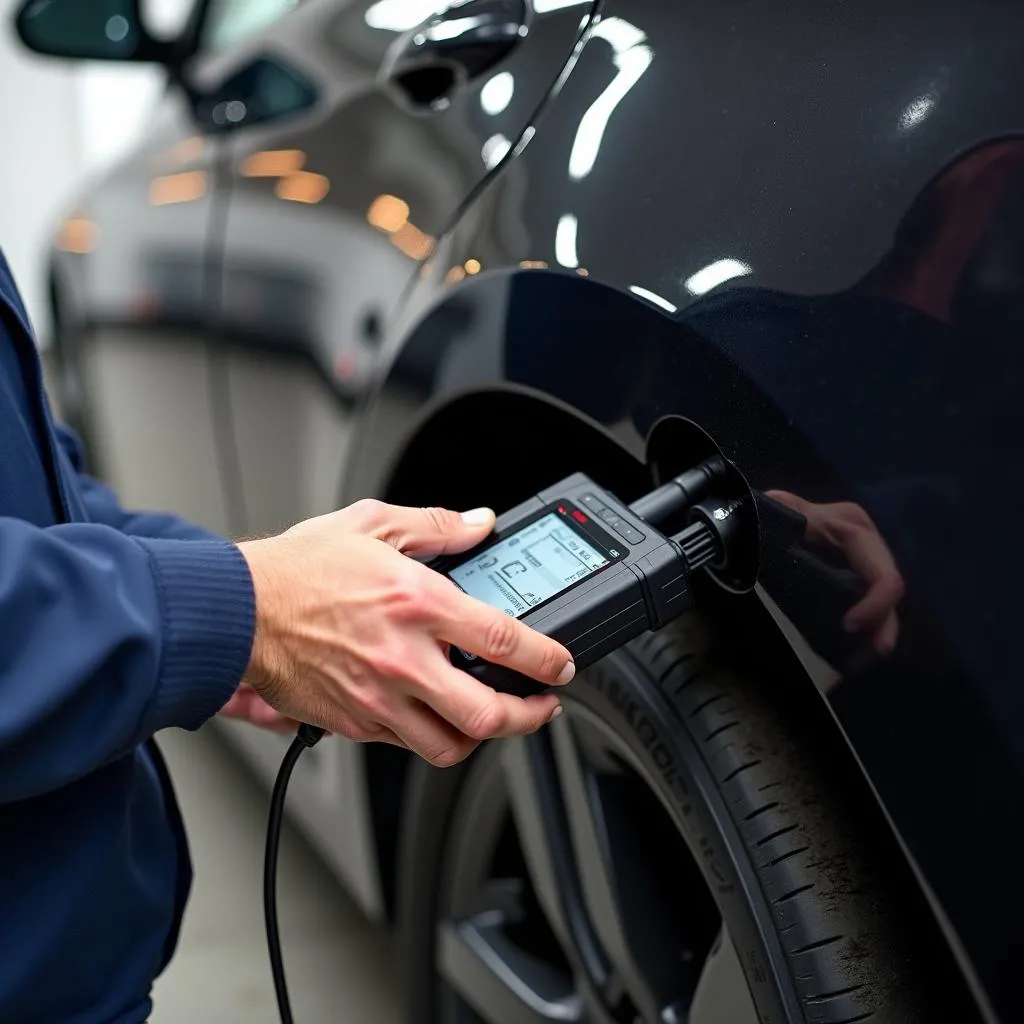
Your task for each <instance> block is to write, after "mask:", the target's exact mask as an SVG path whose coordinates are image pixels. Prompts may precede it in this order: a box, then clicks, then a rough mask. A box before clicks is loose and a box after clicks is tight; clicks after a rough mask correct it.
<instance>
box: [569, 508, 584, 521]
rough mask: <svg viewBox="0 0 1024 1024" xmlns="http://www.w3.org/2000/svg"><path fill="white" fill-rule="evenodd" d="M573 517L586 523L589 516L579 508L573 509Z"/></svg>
mask: <svg viewBox="0 0 1024 1024" xmlns="http://www.w3.org/2000/svg"><path fill="white" fill-rule="evenodd" d="M572 517H573V519H575V520H576V522H577V523H585V522H586V521H587V517H586V516H585V515H584V514H583V513H582V512H580V511H579V510H578V509H573V510H572Z"/></svg>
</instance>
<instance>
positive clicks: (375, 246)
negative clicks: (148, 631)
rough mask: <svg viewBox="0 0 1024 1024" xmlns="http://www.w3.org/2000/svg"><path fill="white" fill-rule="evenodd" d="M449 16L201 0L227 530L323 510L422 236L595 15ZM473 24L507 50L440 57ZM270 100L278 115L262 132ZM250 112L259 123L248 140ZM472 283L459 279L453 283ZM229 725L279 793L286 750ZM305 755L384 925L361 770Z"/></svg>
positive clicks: (586, 4)
mask: <svg viewBox="0 0 1024 1024" xmlns="http://www.w3.org/2000/svg"><path fill="white" fill-rule="evenodd" d="M279 6H280V5H279ZM443 6H444V0H428V2H424V0H375V2H369V0H305V2H303V3H299V4H297V5H294V8H293V9H291V10H289V11H288V13H287V14H286V16H284V17H282V18H278V19H276V20H273V21H272V22H271V19H270V18H269V16H268V18H267V20H266V21H265V22H264V24H263V26H262V28H260V29H259V30H258V31H254V32H246V26H249V27H251V26H252V24H253V22H252V21H249V20H247V19H249V18H250V17H251V15H250V14H249V0H245V2H244V3H241V2H237V0H211V7H210V11H209V15H208V30H209V31H211V32H212V31H214V30H213V29H212V28H209V26H216V31H217V32H219V33H221V34H222V37H223V39H224V40H225V43H224V47H225V48H224V50H223V52H222V53H221V54H220V56H218V55H217V50H218V49H219V46H220V44H219V42H218V40H217V39H216V38H211V37H209V36H208V37H207V39H205V40H204V48H205V49H206V50H207V51H208V52H210V53H211V54H212V61H213V64H212V65H211V67H210V68H208V69H206V70H205V71H204V76H203V80H202V82H203V88H205V89H208V90H210V95H211V97H212V99H211V103H212V107H211V111H213V110H220V111H221V116H222V118H227V117H228V116H229V108H230V111H231V116H235V117H238V118H239V119H240V122H239V129H238V130H236V131H234V132H233V133H232V134H231V136H230V141H229V143H228V145H229V147H230V155H229V162H228V182H227V189H228V204H227V211H226V220H225V223H224V225H223V232H222V234H221V233H218V239H219V250H218V253H217V257H216V258H217V261H218V264H219V266H220V268H221V271H220V273H221V278H220V294H219V325H218V337H219V340H220V342H221V348H220V352H219V354H218V356H217V357H216V362H217V370H216V372H217V374H218V376H217V385H216V389H217V395H218V399H219V402H220V406H219V409H220V413H221V423H222V424H227V425H228V427H229V429H230V433H231V437H230V447H231V449H232V451H233V453H234V456H235V462H234V465H233V474H232V476H231V477H230V479H229V484H230V486H231V487H232V488H233V492H232V493H233V506H234V507H235V508H237V509H239V510H240V516H241V518H240V520H238V521H236V522H235V523H234V524H233V525H234V528H235V530H236V532H243V531H244V532H246V533H249V534H254V533H264V532H269V531H273V530H278V529H281V528H283V527H286V526H288V525H290V524H291V523H294V522H295V521H297V520H300V519H303V518H306V517H309V516H313V515H317V514H322V513H325V512H328V511H330V510H332V509H333V508H335V507H336V506H337V503H338V496H339V493H340V490H341V481H342V479H343V477H344V475H345V467H346V453H347V448H348V444H349V437H350V433H351V424H352V419H353V415H354V412H355V410H356V408H357V406H358V404H359V402H360V401H361V399H362V397H363V396H364V395H365V394H366V393H367V392H368V391H369V390H370V389H371V388H372V387H373V384H374V381H375V380H376V379H377V377H378V375H379V373H380V372H381V368H382V364H383V360H384V357H385V346H384V344H383V342H384V338H385V335H386V332H387V329H388V322H389V318H390V316H391V313H392V311H393V310H394V309H395V307H396V305H397V304H398V303H399V301H400V298H401V296H402V294H403V291H404V289H405V288H406V286H407V285H408V284H409V283H410V282H411V281H412V280H413V279H414V278H415V275H416V274H417V272H418V270H419V267H420V264H421V261H423V260H424V259H425V258H426V257H427V256H428V255H429V253H430V251H431V248H432V246H433V243H434V240H435V239H436V238H438V237H439V236H440V235H441V233H442V232H443V231H444V230H445V227H446V225H447V224H449V223H450V222H451V221H452V220H453V219H454V218H455V216H456V214H457V211H458V210H459V209H460V206H461V205H462V204H463V203H464V202H465V201H466V200H467V198H468V197H469V196H470V195H471V194H472V193H473V192H474V190H475V189H476V188H477V186H479V185H480V183H481V182H483V181H484V180H485V179H486V178H487V176H488V174H489V173H491V172H492V171H493V170H495V169H496V168H497V166H498V165H499V163H500V162H501V161H502V159H503V158H504V157H505V156H506V155H507V154H509V153H510V152H511V150H512V148H513V146H514V145H515V143H516V140H518V139H519V138H520V137H521V136H523V134H524V132H527V131H529V130H530V127H529V126H530V124H531V121H532V119H533V117H534V114H535V112H536V111H537V109H538V108H539V107H540V106H541V104H542V102H543V100H544V98H545V96H546V95H547V93H548V91H549V89H550V87H551V85H552V83H553V82H554V81H555V80H556V79H557V77H558V75H559V73H560V72H561V71H562V69H563V67H564V66H565V64H566V62H567V61H568V60H569V59H570V58H571V55H572V53H573V48H574V44H575V43H576V41H577V39H578V38H579V35H580V32H581V28H582V26H583V24H584V23H585V22H586V20H587V18H588V17H589V14H590V11H591V7H592V5H591V3H590V0H582V2H580V0H536V2H535V3H533V4H528V3H526V2H525V0H483V2H481V0H469V2H468V3H464V4H462V5H460V6H458V7H457V8H456V9H455V11H454V12H453V14H452V15H451V16H449V17H448V18H447V19H442V20H439V21H438V22H437V24H436V27H435V28H434V29H433V30H432V32H428V31H425V32H423V33H417V32H415V31H413V30H414V29H415V28H416V26H417V25H419V24H420V23H421V22H422V21H423V20H424V19H427V18H429V17H430V16H431V15H433V14H435V13H436V12H437V11H438V10H440V9H442V8H443ZM481 28H482V29H485V30H487V29H490V28H495V29H496V31H497V32H498V34H499V36H501V37H502V38H503V40H504V42H503V43H502V47H503V48H497V49H496V48H494V47H492V46H491V45H490V43H489V42H488V40H487V39H484V40H483V42H482V43H481V45H480V46H478V47H476V48H475V49H474V48H472V47H471V48H470V50H471V52H469V53H468V54H467V53H466V52H465V51H463V52H461V53H459V52H456V53H455V54H454V56H453V55H452V51H451V50H445V47H446V45H454V44H456V43H459V42H460V38H459V36H460V33H462V32H465V31H469V32H470V33H472V32H473V31H474V30H477V29H481ZM240 33H242V34H245V35H246V38H244V39H240V38H239V34H240ZM421 35H422V36H423V38H422V39H419V36H421ZM228 44H230V48H227V47H228ZM428 44H436V45H437V47H439V49H437V50H432V49H431V45H428ZM458 61H462V62H463V63H464V64H466V65H470V67H469V70H468V71H467V70H466V68H460V76H461V77H460V80H459V82H458V83H457V84H455V85H454V86H453V83H452V82H451V81H450V80H447V79H446V78H445V74H446V69H449V70H450V69H451V67H452V66H453V65H454V64H455V63H457V62H458ZM254 68H255V69H257V72H256V73H254V72H253V69H254ZM385 68H389V69H390V72H388V71H386V70H383V69H385ZM463 73H464V74H463ZM463 79H464V80H463ZM289 97H291V98H292V99H293V100H295V102H294V103H290V102H289ZM232 104H234V106H233V107H231V106H230V105H232ZM275 104H278V105H279V106H280V107H283V108H286V109H287V111H288V116H281V117H279V118H276V117H274V116H273V114H271V115H270V116H267V115H266V113H265V112H266V111H267V110H268V109H276V107H275ZM303 108H304V109H303ZM253 109H258V110H261V111H263V112H264V113H263V114H262V115H261V117H260V119H259V123H258V124H253V125H246V123H245V121H246V117H247V113H246V112H248V111H251V110H253ZM243 111H245V112H243ZM510 230H513V231H514V230H515V228H514V225H510ZM478 269H479V268H478V267H476V266H475V265H473V264H472V262H469V263H468V264H467V266H466V267H465V268H464V269H463V273H464V274H467V275H469V274H473V273H474V272H475V271H477V270H478ZM226 728H227V731H228V733H229V734H230V735H231V736H232V737H233V738H234V739H235V741H236V742H237V743H238V745H239V746H240V747H241V748H242V750H243V751H244V752H245V754H246V755H247V757H248V758H249V760H250V761H251V762H252V763H253V764H254V765H255V766H256V767H257V769H258V770H260V771H261V772H262V773H263V775H264V776H265V777H267V778H268V779H269V778H270V777H272V774H273V772H274V771H275V770H276V768H277V765H278V764H279V762H280V757H281V752H282V744H281V742H280V740H279V738H278V737H274V736H266V735H257V734H255V733H253V732H252V731H249V730H239V729H233V728H232V727H231V725H230V723H228V724H227V726H226ZM310 755H311V756H309V757H307V758H303V762H302V763H301V764H300V765H299V766H298V769H297V772H296V776H295V778H294V780H293V783H292V793H291V795H290V797H289V802H290V803H291V805H292V807H293V809H294V812H295V814H296V816H297V817H298V819H299V821H300V822H301V823H303V825H304V826H305V827H306V829H307V831H308V833H309V834H310V835H311V836H312V837H313V838H314V840H316V841H318V843H319V846H320V848H321V850H322V851H323V852H324V853H325V854H326V856H327V858H328V860H329V861H330V862H331V863H332V864H333V865H334V867H335V868H336V869H337V870H338V872H339V874H340V875H341V876H342V877H343V878H344V879H345V880H346V881H347V882H348V883H349V885H350V887H351V888H352V889H353V891H354V892H355V893H356V895H357V897H358V898H359V899H360V902H361V903H362V904H363V905H364V907H366V908H367V909H369V910H371V911H374V910H378V909H379V908H380V905H381V897H380V892H379V887H378V885H377V879H376V868H375V851H374V849H373V844H372V840H371V834H372V829H371V828H370V823H369V817H368V808H367V806H366V797H365V786H364V783H363V771H364V765H363V762H362V760H361V755H360V753H359V752H358V751H357V750H356V748H354V747H353V746H352V745H350V744H344V743H322V744H320V745H318V746H317V747H316V748H315V749H314V750H313V751H310ZM360 822H363V823H364V825H365V826H366V827H360V824H359V823H360Z"/></svg>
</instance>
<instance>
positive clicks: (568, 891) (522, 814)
mask: <svg viewBox="0 0 1024 1024" xmlns="http://www.w3.org/2000/svg"><path fill="white" fill-rule="evenodd" d="M503 759H504V764H505V770H506V777H507V779H508V786H509V793H510V797H511V801H512V810H513V814H514V816H515V820H516V826H517V828H518V831H519V837H520V842H521V845H522V848H523V854H524V856H525V858H526V864H527V869H528V870H529V872H530V878H531V880H532V882H533V887H534V891H535V892H536V895H537V900H538V902H539V903H540V905H541V907H542V909H543V911H544V914H545V916H546V917H547V919H548V922H549V924H550V925H551V929H552V931H553V932H554V933H555V936H556V937H557V938H558V940H559V942H560V943H561V945H562V948H563V950H564V951H565V953H566V955H567V956H568V957H569V958H570V959H571V960H572V961H573V962H574V965H575V966H576V968H577V969H578V970H581V971H582V972H583V973H584V974H585V975H586V976H587V977H588V978H589V979H590V980H591V982H592V983H593V984H595V985H596V986H597V987H598V988H604V986H605V984H606V982H607V977H608V968H607V964H606V962H605V959H604V957H603V956H602V955H601V952H600V947H599V945H598V943H597V941H596V937H595V936H594V933H593V929H592V928H591V926H590V923H589V922H588V920H587V916H586V912H585V910H584V908H583V898H582V894H581V892H580V886H579V875H578V872H577V868H576V865H575V864H574V862H573V846H572V840H571V837H570V834H569V823H568V821H567V819H566V814H565V807H564V805H563V803H562V795H561V793H560V791H559V780H558V772H557V769H556V767H555V761H554V754H553V752H552V749H551V740H550V738H549V736H548V734H547V732H546V731H545V732H541V733H536V734H535V735H533V736H528V737H523V738H521V739H514V740H507V741H505V743H504V744H503Z"/></svg>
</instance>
